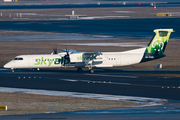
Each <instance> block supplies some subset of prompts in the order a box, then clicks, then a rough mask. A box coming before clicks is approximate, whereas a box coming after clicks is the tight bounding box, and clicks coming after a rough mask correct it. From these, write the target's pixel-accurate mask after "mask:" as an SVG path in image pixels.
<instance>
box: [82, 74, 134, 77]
mask: <svg viewBox="0 0 180 120" xmlns="http://www.w3.org/2000/svg"><path fill="white" fill-rule="evenodd" d="M84 75H92V76H103V77H122V78H138V77H137V76H124V75H104V74H84Z"/></svg>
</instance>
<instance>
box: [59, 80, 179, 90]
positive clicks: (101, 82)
mask: <svg viewBox="0 0 180 120" xmlns="http://www.w3.org/2000/svg"><path fill="white" fill-rule="evenodd" d="M60 80H64V81H69V82H87V83H97V84H117V85H133V86H145V87H156V88H162V89H163V88H168V89H169V88H173V89H176V88H180V87H175V86H173V87H169V86H157V85H142V84H132V83H118V82H112V81H108V82H106V81H91V80H75V79H60Z"/></svg>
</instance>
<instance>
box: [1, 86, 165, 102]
mask: <svg viewBox="0 0 180 120" xmlns="http://www.w3.org/2000/svg"><path fill="white" fill-rule="evenodd" d="M0 92H10V93H27V94H38V95H52V96H69V97H82V98H91V99H102V100H118V101H133V102H137V103H142V102H143V103H145V104H151V105H157V104H159V103H160V102H162V101H167V100H166V99H159V98H147V97H134V96H121V95H106V94H93V93H79V92H64V91H52V90H36V89H22V88H8V87H0Z"/></svg>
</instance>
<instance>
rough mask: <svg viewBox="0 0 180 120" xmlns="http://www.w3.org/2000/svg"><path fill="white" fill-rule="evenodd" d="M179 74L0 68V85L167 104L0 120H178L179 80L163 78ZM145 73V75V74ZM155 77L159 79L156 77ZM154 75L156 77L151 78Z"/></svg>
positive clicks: (176, 72)
mask: <svg viewBox="0 0 180 120" xmlns="http://www.w3.org/2000/svg"><path fill="white" fill-rule="evenodd" d="M179 73H180V71H122V70H108V69H98V70H95V73H94V74H89V73H88V71H87V70H84V71H83V72H82V73H77V72H76V70H41V71H30V70H16V71H15V72H14V73H11V71H10V70H7V69H0V86H1V87H13V88H28V89H43V90H56V91H69V92H83V93H99V94H111V95H126V96H139V97H150V98H163V99H167V100H169V103H166V104H164V105H157V106H146V107H133V108H121V109H110V110H93V111H78V112H65V113H49V114H33V115H12V116H0V119H1V120H5V119H6V120H12V119H13V120H16V119H23V120H27V119H28V120H29V119H38V120H44V119H67V120H69V119H70V120H81V119H98V120H102V119H103V120H104V119H107V120H112V119H138V120H139V119H158V120H159V119H165V120H166V119H179V117H180V114H179V113H180V110H179V108H180V104H179V100H180V96H179V92H180V79H179V77H165V76H166V74H170V75H172V76H173V74H179ZM147 74H148V75H147ZM159 74H161V75H163V76H158V75H159ZM153 75H157V76H153Z"/></svg>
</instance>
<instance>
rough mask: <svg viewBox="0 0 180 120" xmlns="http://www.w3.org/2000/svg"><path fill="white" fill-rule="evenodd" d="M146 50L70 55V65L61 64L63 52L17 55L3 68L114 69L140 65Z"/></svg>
mask: <svg viewBox="0 0 180 120" xmlns="http://www.w3.org/2000/svg"><path fill="white" fill-rule="evenodd" d="M145 49H146V48H140V49H135V50H129V51H125V52H102V53H101V55H97V56H86V55H84V52H79V53H78V52H77V53H70V63H69V64H63V63H62V59H63V57H64V55H65V54H66V53H65V52H63V53H58V54H52V55H51V54H49V55H19V56H17V57H16V58H15V59H14V60H11V61H10V62H8V63H7V64H5V65H4V68H11V69H17V68H61V67H88V66H89V65H91V66H92V67H114V66H126V65H132V64H137V63H140V62H141V60H142V57H143V55H144V51H145Z"/></svg>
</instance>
